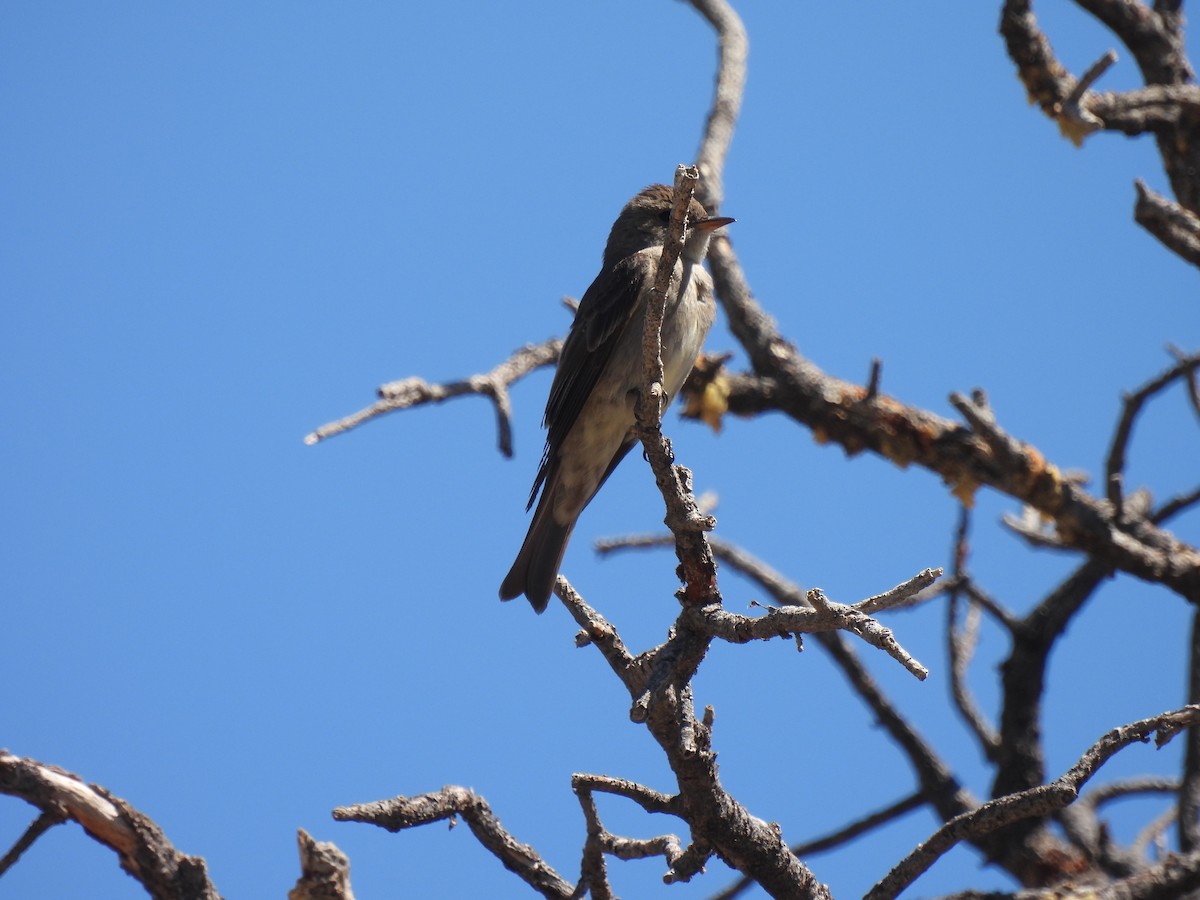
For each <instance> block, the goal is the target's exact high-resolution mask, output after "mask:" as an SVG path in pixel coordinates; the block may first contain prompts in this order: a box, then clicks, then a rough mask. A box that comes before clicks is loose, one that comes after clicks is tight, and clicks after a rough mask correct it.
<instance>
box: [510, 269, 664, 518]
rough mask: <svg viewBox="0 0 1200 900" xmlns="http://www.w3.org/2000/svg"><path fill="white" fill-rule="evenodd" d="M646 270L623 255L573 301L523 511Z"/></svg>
mask: <svg viewBox="0 0 1200 900" xmlns="http://www.w3.org/2000/svg"><path fill="white" fill-rule="evenodd" d="M648 266H649V262H648V260H647V258H646V254H645V253H635V254H633V255H632V256H627V257H626V258H625V259H623V260H621V261H620V262H619V263H617V264H616V265H615V266H613V267H612V268H611V269H605V270H603V271H602V272H601V273H600V274H599V275H597V276H596V280H595V281H593V282H592V284H591V286H590V287H589V288H588V289H587V291H586V292H584V295H583V299H582V300H580V301H579V311H578V312H576V314H575V321H574V322H573V323H572V325H571V332H570V334H568V335H567V339H566V341H564V342H563V348H562V353H561V354H560V355H559V359H558V368H557V369H556V370H555V372H554V382H553V383H552V384H551V385H550V397H549V399H548V400H547V401H546V414H545V416H544V417H543V418H542V424H543V425H544V426H545V427H546V428H547V434H546V449H545V450H544V451H543V452H542V462H541V465H540V466H539V467H538V473H537V478H536V479H535V480H534V482H533V490H532V491H530V493H529V503H528V505H527V506H526V509H528V508H529V507H530V506H533V502H534V500H535V499H536V497H537V493H538V490H539V489H540V488H541V487H542V485H543V484H544V483H545V482H546V481H547V480H548V479H549V478H550V477H551V476H552V474H553V470H554V467H555V465H556V464H557V456H556V453H555V451H556V450H557V448H559V447H561V446H562V443H563V441H564V440H566V437H567V434H569V433H570V431H571V428H572V426H574V424H575V420H576V419H578V418H579V413H580V411H581V410H582V409H583V405H584V404H585V403H586V402H587V399H588V397H589V396H590V395H591V393H592V389H593V388H594V387H595V386H596V381H597V380H598V379H599V378H600V373H601V372H603V371H604V367H605V366H606V365H607V364H608V360H609V358H610V357H611V356H612V350H613V347H615V346H616V344H617V342H618V341H619V340H620V337H621V333H622V332H623V331H624V330H625V326H626V325H628V323H629V321H630V319H632V318H633V314H634V312H635V311H636V309H637V300H638V294H639V293H640V292H641V288H642V284H643V283H644V282H645V279H646V277H647V271H648V268H647V267H648ZM622 455H623V454H622Z"/></svg>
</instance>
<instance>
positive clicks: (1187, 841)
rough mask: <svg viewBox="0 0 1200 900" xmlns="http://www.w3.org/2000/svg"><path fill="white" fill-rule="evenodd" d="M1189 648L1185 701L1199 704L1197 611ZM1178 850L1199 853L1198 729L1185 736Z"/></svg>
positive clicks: (1199, 628) (1199, 630)
mask: <svg viewBox="0 0 1200 900" xmlns="http://www.w3.org/2000/svg"><path fill="white" fill-rule="evenodd" d="M1190 643H1191V646H1190V647H1189V648H1188V672H1187V700H1188V703H1193V704H1200V610H1193V611H1192V633H1191V641H1190ZM1177 809H1178V817H1179V849H1180V850H1182V851H1183V852H1184V853H1191V852H1192V851H1193V850H1200V728H1192V729H1190V730H1189V731H1188V733H1187V744H1186V746H1185V749H1184V755H1183V777H1182V779H1181V780H1180V785H1179V803H1178V806H1177Z"/></svg>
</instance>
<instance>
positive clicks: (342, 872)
mask: <svg viewBox="0 0 1200 900" xmlns="http://www.w3.org/2000/svg"><path fill="white" fill-rule="evenodd" d="M296 840H297V842H298V843H299V845H300V878H299V880H298V881H297V882H296V886H295V887H293V888H292V889H291V890H290V891H288V900H354V892H353V891H352V890H350V860H349V859H347V858H346V854H345V853H343V852H342V851H341V850H339V849H338V848H337V847H336V846H335V845H334V844H332V843H330V842H329V841H316V840H313V838H312V836H311V835H310V834H309V833H308V832H307V831H305V830H304V829H303V828H301V829H300V830H299V833H298V834H297V836H296Z"/></svg>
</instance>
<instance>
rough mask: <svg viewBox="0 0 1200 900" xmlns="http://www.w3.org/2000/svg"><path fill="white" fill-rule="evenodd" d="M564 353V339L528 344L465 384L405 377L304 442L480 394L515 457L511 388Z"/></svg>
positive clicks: (501, 442)
mask: <svg viewBox="0 0 1200 900" xmlns="http://www.w3.org/2000/svg"><path fill="white" fill-rule="evenodd" d="M561 350H562V340H561V339H560V338H554V339H552V340H549V341H545V342H544V343H541V344H527V345H525V346H524V347H522V348H521V349H519V350H517V351H516V352H514V353H513V354H512V356H510V357H509V358H508V359H506V360H504V362H502V363H500V364H499V365H498V366H496V367H495V368H494V369H492V370H491V371H490V372H486V373H484V374H482V375H472V376H471V377H470V378H467V379H464V380H462V381H452V382H449V383H447V384H430V383H429V382H427V381H425V380H424V379H422V378H417V377H415V376H414V377H412V378H404V379H401V380H400V381H393V382H390V383H388V384H385V385H383V386H382V387H380V388H379V391H378V394H379V398H380V399H379V400H378V401H376V402H375V403H372V404H371V405H370V406H368V407H366V408H365V409H360V410H359V411H358V412H355V413H351V414H350V415H348V416H344V417H343V418H341V419H338V420H336V421H334V422H329V423H327V424H325V425H322V426H321V427H320V428H317V429H316V430H315V431H313V432H311V433H310V434H308V435H306V436H305V438H304V443H306V444H309V445H312V444H316V443H319V442H320V441H323V440H325V439H326V438H330V437H333V436H334V435H338V434H343V433H344V432H347V431H350V430H351V429H352V428H357V427H358V426H359V425H362V424H363V423H365V422H369V421H371V420H372V419H376V418H378V417H379V416H382V415H386V414H387V413H392V412H398V411H399V410H402V409H411V408H413V407H415V406H423V405H425V404H427V403H444V402H445V401H447V400H452V399H454V398H456V397H464V396H468V395H478V396H483V397H487V398H488V399H489V400H491V401H492V405H493V406H494V407H495V409H496V429H497V434H498V438H497V443H498V444H499V448H500V452H501V453H502V454H503V455H504V456H506V457H511V456H512V455H513V443H512V404H511V401H510V400H509V395H508V388H509V387H510V386H511V385H512V384H514V383H516V382H517V381H520V380H521V379H522V378H524V377H525V376H526V375H528V374H529V373H530V372H533V371H536V370H537V369H540V368H542V367H543V366H550V365H553V364H554V363H555V362H557V360H558V354H559V351H561Z"/></svg>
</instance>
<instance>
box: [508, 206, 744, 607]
mask: <svg viewBox="0 0 1200 900" xmlns="http://www.w3.org/2000/svg"><path fill="white" fill-rule="evenodd" d="M671 204H672V189H671V188H670V187H668V186H666V185H663V184H652V185H650V186H649V187H646V188H643V189H642V190H641V191H639V192H638V193H637V194H636V195H635V196H634V197H633V199H631V200H630V201H629V202H628V203H626V204H625V206H624V207H623V208H622V209H621V212H620V214H619V215H618V216H617V219H616V221H615V222H614V223H613V226H612V230H611V231H610V232H609V235H608V242H607V243H606V244H605V247H604V256H603V262H602V264H601V267H600V274H599V275H597V276H596V278H595V280H594V281H593V282H592V284H591V286H590V287H589V288H588V289H587V291H586V292H585V293H584V295H583V298H582V299H581V300H580V301H579V309H578V310H577V312H576V313H575V320H574V321H573V322H572V324H571V329H570V331H569V332H568V334H567V337H566V340H565V341H564V342H563V347H562V352H561V353H560V354H559V359H558V367H557V368H556V369H555V372H554V380H553V382H552V383H551V385H550V396H549V398H548V399H547V400H546V412H545V415H544V417H543V419H542V426H543V427H544V428H545V429H546V432H547V433H546V445H545V449H544V451H543V453H542V460H541V464H540V465H539V467H538V471H537V477H536V478H535V479H534V482H533V489H532V490H531V491H530V493H529V502H528V503H527V504H526V506H525V509H526V511H528V510H529V509H530V508H531V507H532V506H533V504H534V501H535V500H536V501H537V509H536V510H535V511H534V514H533V520H532V522H531V523H530V525H529V532H528V533H527V534H526V536H525V540H524V542H523V543H522V544H521V549H520V552H518V553H517V558H516V561H515V562H514V563H513V565H512V569H510V570H509V573H508V575H507V576H506V577H505V579H504V581H503V582H502V583H501V585H500V599H501V600H513V599H515V598H517V597H519V596H521V595H522V594H524V595H525V596H526V597H527V598H528V600H529V602H530V604H531V605H532V606H533V608H534V611H536V612H538V613H541V612H543V611H545V609H546V605H547V604H548V603H549V602H550V594H551V592H552V591H553V590H554V581H555V578H556V577H557V576H558V571H559V567H560V566H561V565H562V560H563V554H564V553H565V552H566V549H567V541H568V540H569V539H570V537H571V532H572V531H573V530H574V528H575V523H576V521H577V520H578V519H579V515H580V513H582V512H583V509H584V507H586V506H587V505H588V503H590V502H591V500H592V498H593V497H594V496H596V492H597V491H599V490H600V487H601V486H602V485H603V484H604V482H605V481H606V480H607V479H608V476H609V475H611V474H612V473H613V470H614V469H615V468H616V467H617V465H618V464H619V463H620V462H621V460H622V459H624V458H625V455H626V454H627V453H628V452H629V451H630V449H631V448H632V447H633V445H634V444H635V443H636V442H637V431H636V421H635V415H634V411H635V408H636V405H637V398H638V395H639V392H640V391H641V389H642V386H643V381H642V331H643V325H644V323H645V319H646V309H647V299H648V297H649V296H650V292H651V290H652V288H653V284H654V275H655V270H656V268H657V266H658V260H659V257H660V256H661V255H662V250H663V245H664V244H665V243H666V240H667V227H668V225H669V223H670V220H671ZM687 221H688V232H687V237H686V241H685V243H684V246H683V252H682V253H681V254H680V257H679V260H678V261H677V262H676V263H675V270H674V272H673V273H672V276H671V281H670V286H669V287H668V289H667V300H666V306H665V309H664V313H663V324H662V354H661V355H662V363H663V385H662V386H663V390H664V392H665V394H666V399H667V402H668V403H669V402H670V401H671V400H672V399H674V397H675V395H676V394H677V393H678V392H679V389H680V388H681V387H682V386H683V382H684V380H685V379H686V378H687V376H688V373H689V372H691V370H692V366H693V364H694V363H695V361H696V357H697V356H698V355H699V353H700V348H701V346H702V345H703V343H704V338H705V336H706V335H707V334H708V330H709V328H710V327H712V323H713V319H714V318H715V317H716V305H715V302H714V298H713V283H712V279H711V278H710V277H709V274H708V273H707V272H706V271H704V268H703V267H702V265H701V263H702V262H703V260H704V256H705V253H706V252H707V251H708V242H709V239H710V238H711V237H712V234H713V232H714V231H715V230H716V229H718V228H721V227H722V226H725V225H728V224H729V223H731V222H733V221H734V220H733V219H731V218H729V217H727V216H710V215H709V214H708V212H707V211H706V210H705V208H704V206H703V205H702V204H701V203H700V202H699V201H698V200H695V199H693V200H692V201H691V203H690V205H689V207H688V214H687ZM539 491H540V497H539Z"/></svg>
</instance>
